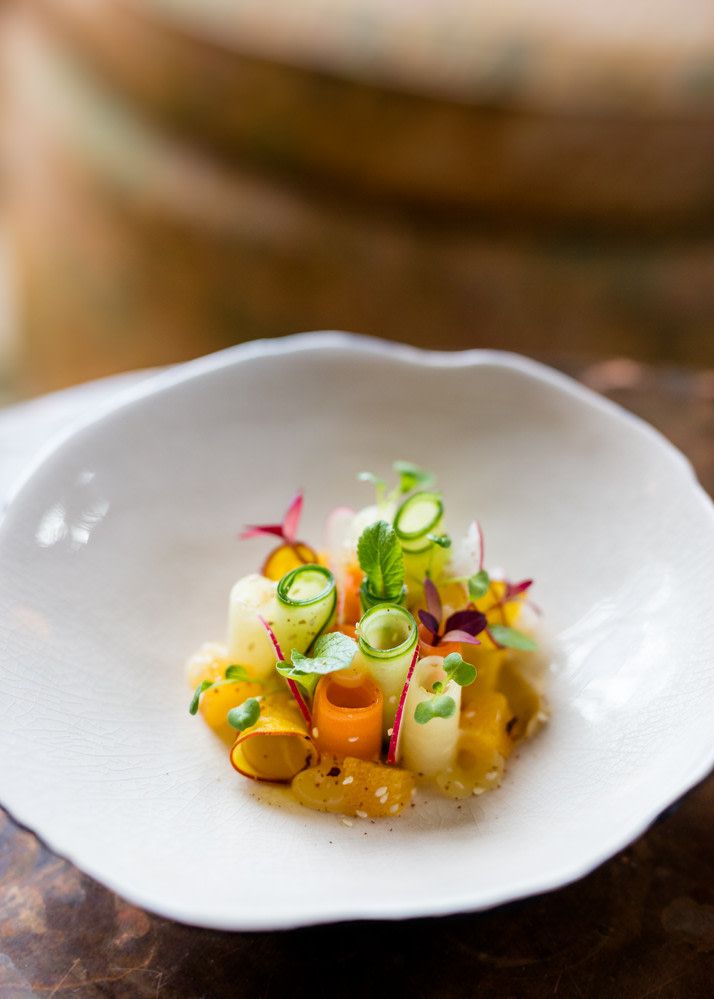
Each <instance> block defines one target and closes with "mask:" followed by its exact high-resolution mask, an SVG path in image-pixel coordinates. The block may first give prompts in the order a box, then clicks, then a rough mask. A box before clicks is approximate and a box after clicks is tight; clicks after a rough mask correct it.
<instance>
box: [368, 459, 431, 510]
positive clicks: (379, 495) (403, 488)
mask: <svg viewBox="0 0 714 999" xmlns="http://www.w3.org/2000/svg"><path fill="white" fill-rule="evenodd" d="M392 468H393V469H394V471H395V472H396V474H397V476H398V479H399V481H398V483H397V485H396V486H395V487H394V488H393V489H391V490H390V491H389V492H387V483H386V482H385V480H384V479H383V478H382V477H381V476H380V475H375V474H374V472H360V473H359V474H358V475H357V479H358V480H359V481H360V482H370V483H371V484H372V485H373V486H374V499H375V503H376V504H377V506H380V507H381V506H384V505H386V504H387V503H396V502H397V500H398V499H399V497H400V496H404V495H405V494H406V493H410V492H411V491H412V489H427V488H428V487H429V486H431V485H432V483H433V482H434V476H433V475H432V474H431V472H426V471H425V470H424V469H423V468H420V467H419V465H415V464H414V463H413V462H411V461H395V462H394V464H393V465H392Z"/></svg>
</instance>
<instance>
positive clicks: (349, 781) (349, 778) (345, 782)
mask: <svg viewBox="0 0 714 999" xmlns="http://www.w3.org/2000/svg"><path fill="white" fill-rule="evenodd" d="M353 780H354V777H345V779H344V780H343V781H342V783H343V784H351V783H352V781H353Z"/></svg>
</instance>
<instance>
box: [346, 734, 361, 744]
mask: <svg viewBox="0 0 714 999" xmlns="http://www.w3.org/2000/svg"><path fill="white" fill-rule="evenodd" d="M347 741H348V742H359V736H358V735H351V736H350V737H349V739H348V740H347Z"/></svg>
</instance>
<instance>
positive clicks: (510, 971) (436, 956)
mask: <svg viewBox="0 0 714 999" xmlns="http://www.w3.org/2000/svg"><path fill="white" fill-rule="evenodd" d="M576 374H577V375H578V376H579V377H580V378H581V379H582V380H583V381H585V382H587V383H588V384H590V385H591V386H593V387H594V388H596V389H598V390H599V391H602V392H604V393H605V394H607V395H608V396H610V397H611V398H614V399H616V400H617V401H618V402H620V403H622V404H623V405H624V406H626V407H627V408H629V409H631V410H633V411H635V412H636V413H639V414H640V415H642V416H644V417H645V418H646V419H648V420H650V421H651V422H652V423H654V424H655V425H656V426H657V427H659V428H660V429H661V430H662V431H664V433H665V434H667V436H668V437H670V438H671V439H672V440H673V441H674V442H675V443H676V444H677V445H678V446H679V447H680V448H682V450H683V451H684V452H685V453H686V454H687V455H688V456H689V458H690V459H691V460H692V462H693V464H694V466H695V468H696V470H697V473H698V475H699V477H700V479H701V481H702V482H703V483H704V485H705V487H706V488H707V489H708V490H709V492H710V493H712V492H714V371H709V372H684V371H675V370H662V369H656V368H648V367H645V366H642V365H639V364H636V363H634V362H631V361H623V360H613V361H607V362H604V363H599V364H597V365H594V366H588V367H583V368H582V369H581V370H580V371H578V372H576ZM713 669H714V657H713ZM712 724H714V720H713V722H712ZM0 766H2V761H0ZM382 988H384V989H385V990H386V989H392V990H395V989H396V990H397V993H396V994H397V995H399V994H401V993H402V992H403V993H405V994H409V995H411V996H444V997H450V996H470V995H476V994H478V995H479V997H491V996H493V997H498V999H503V997H511V996H513V997H517V996H529V997H530V996H533V997H541V996H543V997H545V996H560V997H567V996H576V997H585V999H591V997H596V999H598V997H610V996H618V997H620V996H621V997H626V999H629V997H633V999H645V997H660V999H667V997H673V999H674V997H681V999H691V997H698V996H707V997H709V996H712V995H714V778H712V777H710V778H709V779H708V780H707V781H705V782H704V783H703V784H701V785H700V786H699V787H697V788H696V789H695V790H694V791H692V792H691V793H690V794H689V795H688V796H687V797H686V799H685V800H684V801H682V802H681V803H679V804H678V805H676V806H674V807H673V808H672V809H670V810H669V812H668V813H667V814H666V815H665V816H663V817H662V818H661V819H660V820H659V821H658V822H657V823H656V824H655V825H654V826H653V827H652V828H651V829H650V830H649V831H648V832H647V833H646V834H645V835H644V836H642V837H641V838H640V839H639V840H637V842H635V843H634V844H632V846H630V847H629V848H628V849H627V850H625V851H624V852H623V853H620V854H619V855H617V856H616V857H614V858H613V859H612V860H611V861H609V862H608V863H606V864H604V865H603V866H602V867H600V868H599V869H598V870H596V871H595V872H594V873H592V874H590V875H589V876H588V877H586V878H584V879H583V880H581V881H579V882H577V883H576V884H573V885H570V886H569V887H567V888H564V889H561V890H560V891H557V892H552V893H551V894H549V895H544V896H540V897H537V898H532V899H528V900H526V901H521V902H516V903H512V904H510V905H506V906H502V907H501V908H498V909H495V910H492V911H491V912H483V913H477V914H475V915H465V916H453V917H444V918H440V919H419V920H409V921H401V922H395V923H390V922H362V923H342V924H334V925H331V926H318V927H310V928H307V929H299V930H293V931H285V932H279V933H216V932H211V931H207V930H198V929H193V928H190V927H186V926H181V925H179V924H177V923H172V922H169V921H167V920H165V919H159V918H157V917H154V916H151V915H148V914H146V913H145V912H143V911H142V910H140V909H137V908H135V907H134V906H131V905H128V904H127V903H125V902H124V901H122V900H121V899H120V898H118V897H117V896H116V895H114V894H113V893H112V892H110V891H108V890H107V889H105V888H103V887H101V886H100V885H98V884H97V883H96V882H95V881H93V880H92V879H91V878H89V877H86V876H85V875H84V874H82V873H80V871H78V870H77V868H76V867H74V866H73V865H72V864H70V863H68V862H67V861H65V860H63V859H61V858H60V857H57V856H56V855H54V854H53V853H51V852H50V851H49V850H47V849H46V848H45V847H44V846H43V845H42V843H40V842H39V841H38V840H37V839H36V837H35V836H33V835H32V833H30V832H28V831H26V830H24V829H22V828H20V827H19V826H17V825H16V824H15V823H14V822H13V821H12V819H11V818H10V817H9V816H8V815H6V814H5V813H4V812H2V811H0V997H2V999H21V997H22V999H25V997H27V996H35V995H37V996H52V997H56V999H68V997H70V996H78V997H81V999H98V997H122V999H123V997H126V999H129V997H132V999H133V997H138V999H143V997H171V996H176V997H182V999H183V997H187V999H188V997H191V999H194V997H195V999H198V997H223V996H236V997H238V996H249V997H251V999H256V997H263V996H283V995H287V996H290V997H291V999H292V997H298V996H303V995H304V996H308V995H309V996H316V995H317V996H319V995H320V994H323V995H325V994H326V993H327V991H328V990H329V994H330V996H336V997H340V999H341V997H343V996H366V995H369V994H370V992H371V991H372V990H374V989H380V991H381V990H382Z"/></svg>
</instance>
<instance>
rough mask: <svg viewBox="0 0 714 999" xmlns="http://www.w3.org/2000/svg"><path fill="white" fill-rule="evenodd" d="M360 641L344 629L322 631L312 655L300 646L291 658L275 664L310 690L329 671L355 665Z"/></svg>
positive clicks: (333, 671) (281, 672) (282, 674)
mask: <svg viewBox="0 0 714 999" xmlns="http://www.w3.org/2000/svg"><path fill="white" fill-rule="evenodd" d="M356 651H357V643H356V642H355V641H354V640H353V639H352V638H350V637H349V635H343V634H342V632H340V631H331V632H329V633H328V634H326V635H320V637H319V638H318V639H317V641H316V642H315V645H314V646H313V653H314V655H312V656H305V655H303V653H302V652H298V651H297V649H293V651H292V652H291V653H290V660H291V661H285V662H277V663H276V664H275V668H276V669H277V671H278V673H280V675H281V676H284V677H285V678H286V679H288V680H295V682H296V683H299V684H300V685H301V686H302V687H304V688H305V690H306V691H307V692H308V694H313V693H314V692H315V687H316V686H317V681H318V680H319V679H320V677H321V676H326V675H327V674H328V673H336V672H337V671H338V670H340V669H347V667H348V666H351V665H352V660H353V659H354V656H355V652H356Z"/></svg>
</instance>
